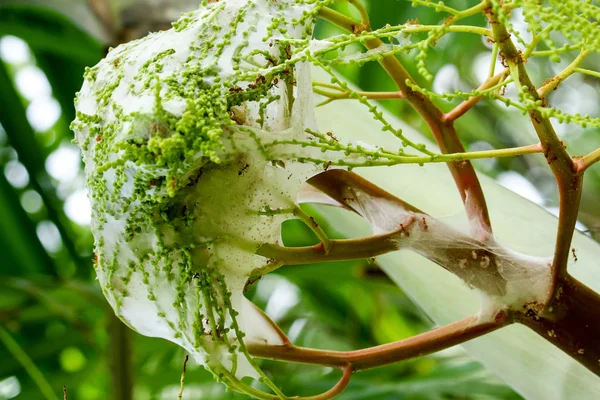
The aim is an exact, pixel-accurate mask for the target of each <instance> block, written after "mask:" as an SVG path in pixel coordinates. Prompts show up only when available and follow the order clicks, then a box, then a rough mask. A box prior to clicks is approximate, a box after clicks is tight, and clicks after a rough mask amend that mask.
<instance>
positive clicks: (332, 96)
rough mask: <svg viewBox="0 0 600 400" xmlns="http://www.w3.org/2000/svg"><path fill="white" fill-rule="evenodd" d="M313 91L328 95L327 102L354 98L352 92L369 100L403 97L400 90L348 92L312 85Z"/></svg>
mask: <svg viewBox="0 0 600 400" xmlns="http://www.w3.org/2000/svg"><path fill="white" fill-rule="evenodd" d="M313 92H315V93H317V94H320V95H321V96H325V97H328V100H326V101H327V102H329V101H332V100H348V99H349V100H354V97H352V95H353V94H356V95H358V96H360V97H364V98H365V99H369V100H398V99H403V98H404V96H403V95H402V93H400V92H349V91H340V92H338V93H332V92H328V91H326V90H323V89H319V88H318V87H313Z"/></svg>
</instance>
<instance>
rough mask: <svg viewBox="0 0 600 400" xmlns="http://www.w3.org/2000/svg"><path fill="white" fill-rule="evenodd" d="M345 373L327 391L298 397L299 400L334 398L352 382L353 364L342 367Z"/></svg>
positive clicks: (326, 399)
mask: <svg viewBox="0 0 600 400" xmlns="http://www.w3.org/2000/svg"><path fill="white" fill-rule="evenodd" d="M342 370H343V374H342V377H341V378H340V380H339V381H338V383H336V384H335V386H334V387H332V388H331V389H329V390H328V391H326V392H325V393H321V394H318V395H316V396H309V397H298V398H296V399H297V400H329V399H333V398H334V397H335V396H337V395H338V394H340V393H342V392H343V391H344V389H346V387H348V384H349V383H350V379H352V373H353V372H354V370H353V369H352V366H351V365H347V366H345V367H344V368H342Z"/></svg>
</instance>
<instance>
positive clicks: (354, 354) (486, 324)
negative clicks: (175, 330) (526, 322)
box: [248, 312, 512, 371]
mask: <svg viewBox="0 0 600 400" xmlns="http://www.w3.org/2000/svg"><path fill="white" fill-rule="evenodd" d="M511 322H512V321H511V320H510V319H509V318H508V316H507V315H506V314H505V313H504V312H500V313H499V314H497V315H496V318H495V320H493V321H481V320H479V317H477V316H473V317H469V318H466V319H463V320H461V321H458V322H455V323H453V324H449V325H446V326H444V327H441V328H437V329H433V330H431V331H429V332H426V333H422V334H420V335H417V336H414V337H411V338H408V339H403V340H399V341H397V342H394V343H389V344H384V345H380V346H375V347H371V348H367V349H362V350H355V351H331V350H319V349H310V348H304V347H297V346H293V345H285V346H269V345H264V344H251V345H249V346H248V351H249V352H250V354H251V355H252V356H254V357H259V358H268V359H273V360H278V361H290V362H296V363H303V364H313V365H321V366H327V367H333V368H343V367H345V366H347V365H351V366H352V369H353V370H354V371H360V370H365V369H370V368H375V367H379V366H383V365H388V364H392V363H395V362H398V361H403V360H408V359H411V358H414V357H420V356H424V355H427V354H431V353H435V352H436V351H440V350H443V349H447V348H448V347H451V346H454V345H457V344H461V343H464V342H467V341H469V340H471V339H474V338H476V337H479V336H482V335H485V334H488V333H490V332H493V331H495V330H497V329H499V328H502V327H504V326H506V325H508V324H510V323H511Z"/></svg>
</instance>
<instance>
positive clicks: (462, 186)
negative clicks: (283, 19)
mask: <svg viewBox="0 0 600 400" xmlns="http://www.w3.org/2000/svg"><path fill="white" fill-rule="evenodd" d="M319 15H320V16H321V17H322V18H324V19H327V20H329V21H331V22H333V23H335V24H336V25H338V26H340V27H342V28H345V29H347V30H348V31H350V32H353V33H355V34H360V33H361V32H364V31H367V30H368V29H369V28H368V27H367V26H365V25H364V24H361V23H359V22H357V21H354V20H353V19H351V18H348V17H346V16H344V15H342V14H339V13H337V12H336V11H333V10H331V9H329V8H327V7H325V8H322V9H321V10H320V12H319ZM364 45H365V47H367V48H368V49H376V48H378V47H380V46H382V45H383V42H382V41H381V40H380V39H371V40H366V41H365V42H364ZM380 64H381V66H382V67H383V68H384V69H385V71H386V72H387V73H388V75H389V76H390V77H391V78H392V79H393V80H394V82H395V83H396V85H397V86H398V88H399V89H400V92H402V94H403V95H404V97H405V98H406V100H407V101H408V102H409V104H410V105H411V106H412V107H413V108H414V109H415V110H416V111H417V112H418V113H419V115H421V117H422V118H423V119H424V120H425V122H426V123H427V125H428V126H429V128H430V130H431V132H432V134H433V136H434V138H435V140H436V142H437V144H438V146H439V148H440V150H441V151H442V153H463V152H464V151H465V149H464V147H463V145H462V144H461V142H460V139H459V138H458V135H457V134H456V130H455V129H454V125H453V123H452V121H450V122H445V121H444V114H443V113H442V111H441V110H440V109H439V108H437V106H436V105H435V104H434V103H433V102H432V101H431V99H429V98H428V97H427V96H425V95H424V94H422V93H420V92H418V91H415V90H413V89H412V88H411V86H410V85H413V86H414V85H416V83H415V82H414V80H413V79H412V77H411V76H410V74H409V73H408V71H406V69H405V68H404V66H403V65H402V63H400V61H399V60H398V58H396V56H394V55H391V56H387V57H384V58H383V59H382V60H381V61H380ZM407 81H408V82H409V83H410V85H409V84H407ZM447 165H448V168H449V169H450V172H451V173H452V177H453V178H454V182H455V183H456V186H457V188H458V190H459V192H460V195H461V198H462V200H463V202H464V203H465V208H466V211H467V214H468V216H469V219H470V220H471V221H474V226H473V232H474V234H475V235H476V238H477V239H480V240H486V239H487V238H488V237H489V235H490V233H491V231H492V228H491V223H490V217H489V214H488V210H487V204H486V202H485V197H484V195H483V190H482V189H481V185H480V184H479V179H478V178H477V175H476V174H475V170H474V169H473V166H472V164H471V163H470V162H469V161H460V162H449V163H448V164H447Z"/></svg>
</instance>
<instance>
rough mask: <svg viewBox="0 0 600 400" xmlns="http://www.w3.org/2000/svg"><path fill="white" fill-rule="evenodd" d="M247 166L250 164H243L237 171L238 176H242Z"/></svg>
mask: <svg viewBox="0 0 600 400" xmlns="http://www.w3.org/2000/svg"><path fill="white" fill-rule="evenodd" d="M249 167H250V164H246V165H244V167H243V168H242V169H240V170H239V171H238V176H242V175H243V174H244V172H245V171H246V170H247V169H248V168H249Z"/></svg>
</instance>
